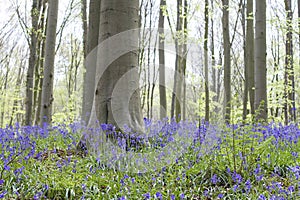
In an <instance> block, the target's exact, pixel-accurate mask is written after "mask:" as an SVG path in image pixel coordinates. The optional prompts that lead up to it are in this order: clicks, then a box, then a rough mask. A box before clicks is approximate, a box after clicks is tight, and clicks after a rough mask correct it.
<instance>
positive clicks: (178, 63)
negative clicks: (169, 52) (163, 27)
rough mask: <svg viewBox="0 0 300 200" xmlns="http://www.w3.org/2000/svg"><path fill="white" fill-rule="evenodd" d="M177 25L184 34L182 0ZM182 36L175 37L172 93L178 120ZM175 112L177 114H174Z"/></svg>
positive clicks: (178, 0) (172, 108) (172, 112)
mask: <svg viewBox="0 0 300 200" xmlns="http://www.w3.org/2000/svg"><path fill="white" fill-rule="evenodd" d="M176 23H177V25H176V32H177V34H178V35H179V37H181V36H182V32H183V31H182V0H177V22H176ZM179 39H180V38H178V36H176V38H175V49H176V59H175V74H174V86H173V94H172V103H171V117H175V118H176V119H177V121H179V120H180V119H181V116H180V114H181V105H180V100H181V92H182V87H181V85H182V80H181V77H179V76H181V75H182V57H181V55H182V45H181V44H180V43H181V42H180V41H179ZM174 112H175V116H174Z"/></svg>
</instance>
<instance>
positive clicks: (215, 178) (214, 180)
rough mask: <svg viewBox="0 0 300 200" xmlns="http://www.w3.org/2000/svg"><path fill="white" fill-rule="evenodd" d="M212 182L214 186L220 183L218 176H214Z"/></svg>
mask: <svg viewBox="0 0 300 200" xmlns="http://www.w3.org/2000/svg"><path fill="white" fill-rule="evenodd" d="M210 180H211V182H212V184H216V183H218V182H219V179H218V176H217V175H216V174H214V175H213V176H212V177H211V179H210Z"/></svg>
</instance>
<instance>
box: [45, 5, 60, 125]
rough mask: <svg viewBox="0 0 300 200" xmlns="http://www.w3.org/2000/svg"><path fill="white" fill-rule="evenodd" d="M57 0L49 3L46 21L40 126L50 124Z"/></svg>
mask: <svg viewBox="0 0 300 200" xmlns="http://www.w3.org/2000/svg"><path fill="white" fill-rule="evenodd" d="M57 14H58V0H51V1H49V12H48V17H47V18H48V19H47V34H46V49H45V63H44V78H43V87H42V106H41V125H43V123H44V122H46V123H51V115H52V103H53V100H54V99H53V78H54V59H55V41H56V28H57Z"/></svg>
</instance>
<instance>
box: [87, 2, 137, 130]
mask: <svg viewBox="0 0 300 200" xmlns="http://www.w3.org/2000/svg"><path fill="white" fill-rule="evenodd" d="M138 13H139V1H138V0H124V1H121V2H120V1H118V0H102V2H101V16H100V18H101V23H100V32H99V44H100V43H101V42H104V41H109V40H110V38H111V37H113V36H115V35H117V34H119V33H121V35H122V37H121V38H120V46H122V47H126V48H129V47H130V48H132V49H135V50H132V51H130V52H126V53H125V54H123V55H122V56H120V57H118V58H116V59H114V60H113V62H112V63H110V64H109V65H108V66H105V65H104V63H106V62H107V59H110V58H112V56H115V54H114V51H109V49H107V50H104V51H103V52H100V56H101V57H99V53H98V56H97V59H99V60H98V61H97V66H98V69H97V73H98V72H99V71H101V70H104V72H103V75H101V77H98V74H97V79H96V80H97V82H96V92H95V97H94V105H95V106H94V109H95V114H96V118H97V121H98V122H99V123H100V124H101V123H108V124H113V125H115V126H116V127H117V128H120V129H122V128H123V126H124V125H127V126H128V127H130V128H131V130H132V131H133V132H138V133H140V132H141V131H142V113H141V106H140V94H139V75H138V69H137V66H138V53H137V51H138V31H134V30H135V29H137V28H138V27H139V15H138ZM126 31H129V32H130V35H129V38H127V36H128V35H127V34H126V33H127V32H126ZM123 36H124V38H123ZM113 42H115V41H113ZM121 43H122V44H121ZM108 48H112V47H110V46H108ZM115 50H116V49H115ZM98 78H99V79H98ZM128 101H129V102H128ZM91 120H93V119H92V118H91ZM91 120H90V123H94V122H92V121H91Z"/></svg>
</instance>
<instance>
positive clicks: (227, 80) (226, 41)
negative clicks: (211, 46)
mask: <svg viewBox="0 0 300 200" xmlns="http://www.w3.org/2000/svg"><path fill="white" fill-rule="evenodd" d="M222 3H223V8H222V9H223V17H222V26H223V45H224V89H225V121H226V123H230V115H231V77H230V76H231V66H230V65H231V64H230V36H229V2H228V0H223V1H222Z"/></svg>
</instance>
